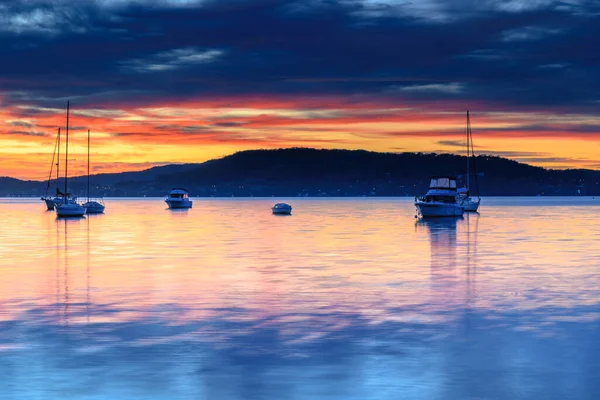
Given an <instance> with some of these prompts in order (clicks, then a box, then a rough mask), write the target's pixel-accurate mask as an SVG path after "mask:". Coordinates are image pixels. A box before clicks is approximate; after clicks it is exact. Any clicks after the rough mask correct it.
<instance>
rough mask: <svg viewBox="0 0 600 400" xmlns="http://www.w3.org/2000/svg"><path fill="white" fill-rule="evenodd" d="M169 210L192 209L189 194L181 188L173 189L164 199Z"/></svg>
mask: <svg viewBox="0 0 600 400" xmlns="http://www.w3.org/2000/svg"><path fill="white" fill-rule="evenodd" d="M165 203H167V205H168V206H169V208H192V201H191V200H190V199H189V193H188V192H187V190H185V189H183V188H173V189H171V191H170V192H169V194H168V195H167V197H166V198H165Z"/></svg>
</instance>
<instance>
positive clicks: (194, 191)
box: [0, 148, 600, 197]
mask: <svg viewBox="0 0 600 400" xmlns="http://www.w3.org/2000/svg"><path fill="white" fill-rule="evenodd" d="M476 164H477V170H478V176H479V187H480V191H481V194H482V195H484V196H486V195H487V196H490V195H492V196H497V195H500V196H502V195H522V196H528V195H537V194H545V195H600V171H592V170H548V169H544V168H540V167H534V166H531V165H527V164H521V163H518V162H516V161H513V160H508V159H505V158H501V157H495V156H487V155H481V156H478V157H477V158H476ZM465 165H466V160H465V157H464V156H458V155H453V154H435V153H377V152H369V151H364V150H317V149H308V148H292V149H278V150H248V151H242V152H239V153H235V154H233V155H230V156H226V157H223V158H221V159H216V160H211V161H207V162H205V163H202V164H183V165H166V166H162V167H154V168H150V169H148V170H145V171H140V172H124V173H119V174H99V175H94V176H93V177H92V182H93V184H94V185H95V186H97V188H95V189H94V192H96V193H97V194H100V195H103V196H105V197H109V196H144V195H146V196H163V195H164V194H165V193H166V192H167V191H168V190H169V189H170V188H171V187H174V186H183V187H186V188H187V189H188V190H189V191H190V194H191V195H192V196H232V195H234V196H361V195H377V196H414V195H418V194H422V193H424V192H425V191H426V190H427V186H428V182H429V177H430V176H432V175H455V176H457V177H459V183H462V182H461V181H462V179H463V178H464V173H465ZM85 182H86V177H77V178H73V179H71V180H70V181H69V186H70V190H71V191H72V192H73V193H78V194H79V195H83V193H84V192H85V184H86V183H85ZM54 186H56V185H55V183H54V182H53V183H52V187H54ZM43 188H44V183H43V182H35V181H19V180H16V179H12V178H0V196H8V195H33V196H39V195H40V194H41V191H42V190H43Z"/></svg>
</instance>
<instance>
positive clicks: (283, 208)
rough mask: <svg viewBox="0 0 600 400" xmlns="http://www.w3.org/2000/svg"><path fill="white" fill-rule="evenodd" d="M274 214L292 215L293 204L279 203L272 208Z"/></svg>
mask: <svg viewBox="0 0 600 400" xmlns="http://www.w3.org/2000/svg"><path fill="white" fill-rule="evenodd" d="M271 211H273V214H281V215H290V214H291V213H292V206H290V205H289V204H286V203H277V204H275V205H274V206H273V208H271Z"/></svg>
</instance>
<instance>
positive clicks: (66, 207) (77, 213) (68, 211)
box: [54, 101, 85, 217]
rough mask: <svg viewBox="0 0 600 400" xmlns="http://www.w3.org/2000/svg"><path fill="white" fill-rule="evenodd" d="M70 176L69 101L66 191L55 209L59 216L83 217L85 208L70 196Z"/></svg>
mask: <svg viewBox="0 0 600 400" xmlns="http://www.w3.org/2000/svg"><path fill="white" fill-rule="evenodd" d="M68 176H69V102H68V101H67V139H66V145H65V192H64V193H63V198H62V203H61V204H57V205H56V206H55V207H54V209H55V210H56V216H57V217H83V215H84V214H85V208H84V207H83V206H81V204H78V203H77V201H76V197H72V198H69V192H68V190H67V181H68Z"/></svg>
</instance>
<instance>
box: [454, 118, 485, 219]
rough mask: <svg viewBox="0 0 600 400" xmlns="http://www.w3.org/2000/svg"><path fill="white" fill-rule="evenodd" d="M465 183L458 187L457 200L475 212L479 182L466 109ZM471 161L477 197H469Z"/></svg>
mask: <svg viewBox="0 0 600 400" xmlns="http://www.w3.org/2000/svg"><path fill="white" fill-rule="evenodd" d="M466 136H467V184H466V186H465V187H463V188H460V189H458V202H459V204H460V205H461V206H462V207H463V208H464V209H465V211H467V212H476V211H477V210H478V209H479V203H481V197H479V183H478V181H477V170H476V168H475V151H474V150H473V133H472V132H471V116H470V115H469V111H468V110H467V130H466ZM471 162H472V163H473V176H474V178H475V190H476V192H477V199H475V198H474V197H471V193H470V190H471Z"/></svg>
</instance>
